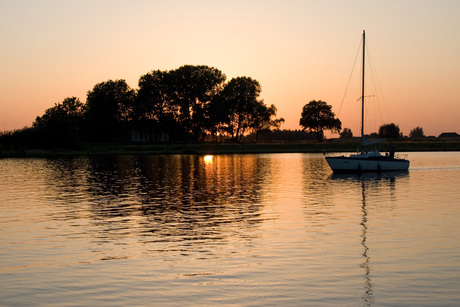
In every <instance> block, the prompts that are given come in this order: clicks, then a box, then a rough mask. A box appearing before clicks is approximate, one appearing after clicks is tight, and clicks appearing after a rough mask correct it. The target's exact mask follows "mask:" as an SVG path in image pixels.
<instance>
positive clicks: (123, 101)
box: [86, 80, 136, 141]
mask: <svg viewBox="0 0 460 307" xmlns="http://www.w3.org/2000/svg"><path fill="white" fill-rule="evenodd" d="M135 97H136V91H135V90H133V89H131V88H130V87H129V86H128V84H127V83H126V81H125V80H115V81H114V80H108V81H106V82H101V83H98V84H96V85H95V86H94V87H93V89H92V90H90V91H88V96H87V99H86V104H87V119H88V121H89V127H90V129H91V132H90V135H91V136H92V137H93V138H95V139H96V140H99V141H110V140H111V139H112V138H113V137H114V135H115V134H116V133H117V132H119V131H120V129H121V126H122V124H123V123H124V122H127V121H128V120H130V119H131V118H132V107H133V104H134V100H135Z"/></svg>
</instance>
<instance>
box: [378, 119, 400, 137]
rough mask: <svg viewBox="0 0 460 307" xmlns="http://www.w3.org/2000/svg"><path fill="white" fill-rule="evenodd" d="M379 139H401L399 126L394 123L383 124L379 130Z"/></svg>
mask: <svg viewBox="0 0 460 307" xmlns="http://www.w3.org/2000/svg"><path fill="white" fill-rule="evenodd" d="M379 137H381V138H389V139H397V138H399V137H400V132H399V126H398V125H396V124H394V123H391V124H383V125H382V126H380V128H379Z"/></svg>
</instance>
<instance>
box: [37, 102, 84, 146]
mask: <svg viewBox="0 0 460 307" xmlns="http://www.w3.org/2000/svg"><path fill="white" fill-rule="evenodd" d="M85 111H86V108H85V105H84V104H83V103H81V102H80V100H79V99H78V98H77V97H68V98H65V99H64V100H63V101H62V102H61V103H57V104H55V105H54V107H51V108H49V109H47V110H46V111H45V113H44V114H43V115H42V116H37V118H36V119H35V122H34V123H33V128H35V129H37V131H38V135H40V138H41V140H40V142H41V143H42V145H58V146H70V145H75V144H76V143H78V142H79V139H80V133H81V130H82V125H83V119H84V114H85Z"/></svg>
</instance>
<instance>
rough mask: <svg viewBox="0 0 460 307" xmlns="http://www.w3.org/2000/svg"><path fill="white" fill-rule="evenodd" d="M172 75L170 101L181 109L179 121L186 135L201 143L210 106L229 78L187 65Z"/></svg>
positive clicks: (171, 72)
mask: <svg viewBox="0 0 460 307" xmlns="http://www.w3.org/2000/svg"><path fill="white" fill-rule="evenodd" d="M169 74H170V76H171V82H172V88H171V89H170V93H171V98H172V100H173V101H174V103H175V104H176V105H177V107H178V109H179V114H178V121H179V122H180V124H181V125H182V126H183V127H184V129H185V131H186V132H188V133H190V134H191V135H193V137H194V138H195V139H201V138H202V137H203V136H204V132H205V128H206V125H207V123H208V118H207V116H208V110H207V109H208V106H209V104H210V102H211V100H212V99H213V97H214V96H215V95H216V94H217V93H219V92H220V90H221V89H222V86H223V84H224V82H225V80H226V76H225V75H224V74H223V73H222V72H221V71H220V70H218V69H216V68H213V67H209V66H205V65H198V66H193V65H185V66H182V67H179V68H178V69H176V70H173V71H170V72H169Z"/></svg>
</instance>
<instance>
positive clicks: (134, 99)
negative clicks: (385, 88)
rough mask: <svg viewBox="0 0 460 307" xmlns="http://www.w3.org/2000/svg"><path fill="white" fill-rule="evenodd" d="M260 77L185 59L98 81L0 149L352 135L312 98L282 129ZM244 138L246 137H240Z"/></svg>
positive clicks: (388, 134) (391, 127) (392, 134)
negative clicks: (134, 135) (134, 138)
mask: <svg viewBox="0 0 460 307" xmlns="http://www.w3.org/2000/svg"><path fill="white" fill-rule="evenodd" d="M260 93H261V85H260V83H259V82H258V81H257V80H255V79H252V78H250V77H236V78H232V79H231V80H229V81H227V78H226V76H225V74H224V73H222V71H220V70H219V69H216V68H213V67H209V66H204V65H199V66H193V65H184V66H181V67H179V68H177V69H174V70H169V71H161V70H152V71H150V72H148V73H146V74H145V75H142V76H141V77H140V78H139V82H138V89H133V88H131V87H129V85H128V84H127V83H126V81H125V80H123V79H119V80H108V81H105V82H101V83H98V84H96V85H94V87H93V88H92V89H91V90H89V91H88V92H87V98H86V103H82V102H81V101H80V100H79V98H77V97H68V98H65V99H64V100H63V101H62V102H60V103H57V104H55V105H54V106H53V107H51V108H48V109H47V110H45V112H44V114H43V115H41V116H37V118H36V119H35V121H34V122H33V125H32V127H30V128H28V127H27V128H24V129H21V130H17V131H14V132H3V133H2V134H0V148H8V147H11V146H13V145H14V144H22V145H25V146H27V147H38V148H40V147H45V148H46V147H58V146H59V147H72V146H77V145H79V144H80V143H81V142H114V141H115V142H116V141H118V142H120V141H122V142H123V141H130V139H129V137H128V138H127V137H126V135H128V136H129V133H130V132H132V131H141V132H143V133H144V134H147V135H148V136H149V138H148V141H158V140H161V139H162V138H161V136H162V135H165V134H166V135H167V136H168V138H167V139H168V140H169V141H171V142H181V141H192V142H196V141H198V142H199V141H203V140H205V139H207V140H211V141H223V140H225V141H233V142H241V141H242V140H244V141H247V140H251V141H253V142H257V141H258V140H259V137H260V134H261V133H265V137H264V138H263V141H267V140H269V138H270V137H271V138H273V139H276V140H277V141H302V140H307V139H311V138H312V136H313V138H316V140H317V141H320V142H321V141H322V140H323V139H324V131H325V130H331V131H332V132H333V133H339V134H340V137H341V138H352V137H353V133H352V131H351V129H349V128H344V129H343V130H342V123H341V121H340V119H338V118H336V116H335V114H334V113H333V112H332V106H331V105H328V104H327V103H326V102H324V101H321V100H318V101H316V100H312V101H310V102H309V103H307V104H306V105H304V107H303V108H302V113H301V117H300V121H299V124H300V126H301V127H302V131H297V130H295V131H287V130H283V131H281V130H279V128H280V126H281V124H282V123H283V122H284V119H283V118H277V117H276V112H277V109H276V107H275V106H274V105H273V104H272V105H270V106H267V105H266V104H265V103H264V101H263V100H262V99H260V98H259V96H260ZM370 136H371V137H374V136H375V137H384V138H392V139H395V138H399V137H402V133H401V132H400V130H399V126H398V125H396V124H394V123H391V124H384V125H382V126H381V127H380V129H379V132H378V134H377V133H374V134H371V135H370ZM409 136H410V137H411V138H422V137H425V135H424V133H423V128H421V127H416V128H414V129H412V130H411V133H410V135H409ZM243 138H244V139H243Z"/></svg>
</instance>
